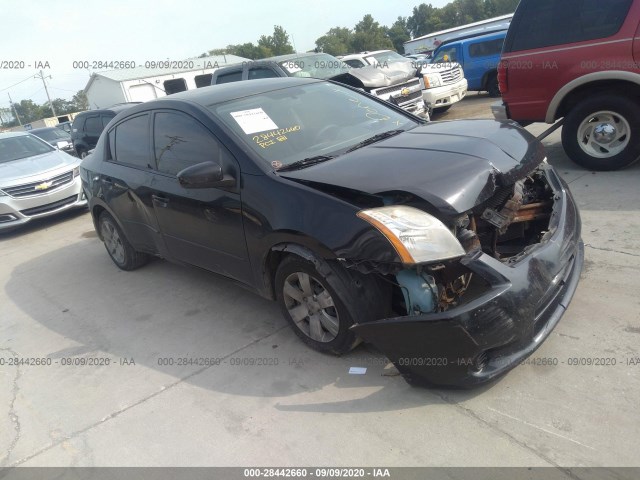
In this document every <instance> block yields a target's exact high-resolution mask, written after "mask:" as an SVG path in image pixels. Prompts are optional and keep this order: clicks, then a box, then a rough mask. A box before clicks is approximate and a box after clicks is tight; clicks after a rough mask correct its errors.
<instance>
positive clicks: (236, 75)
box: [216, 70, 242, 85]
mask: <svg viewBox="0 0 640 480" xmlns="http://www.w3.org/2000/svg"><path fill="white" fill-rule="evenodd" d="M240 80H242V70H239V71H237V72H231V73H223V74H222V75H218V78H216V85H218V84H221V83H231V82H239V81H240Z"/></svg>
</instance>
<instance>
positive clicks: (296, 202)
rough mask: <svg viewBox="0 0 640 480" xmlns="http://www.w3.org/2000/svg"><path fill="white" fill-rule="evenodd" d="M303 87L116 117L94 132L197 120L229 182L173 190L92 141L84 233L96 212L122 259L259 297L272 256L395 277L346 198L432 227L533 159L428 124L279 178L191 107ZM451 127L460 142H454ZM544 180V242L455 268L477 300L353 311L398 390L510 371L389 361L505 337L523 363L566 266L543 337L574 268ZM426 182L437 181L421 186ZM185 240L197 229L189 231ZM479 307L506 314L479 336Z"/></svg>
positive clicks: (496, 139) (175, 99)
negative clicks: (221, 153) (518, 254)
mask: <svg viewBox="0 0 640 480" xmlns="http://www.w3.org/2000/svg"><path fill="white" fill-rule="evenodd" d="M313 81H314V80H303V79H275V80H264V81H254V82H238V83H233V84H226V85H223V86H217V87H212V88H208V89H207V88H204V89H200V90H198V91H195V92H185V93H180V94H177V95H172V96H171V97H168V98H166V99H161V100H156V101H152V102H147V103H145V104H143V105H139V106H136V107H132V108H131V109H130V110H129V111H127V112H123V113H121V114H119V115H118V116H117V117H116V118H115V119H114V120H113V121H112V122H111V123H110V124H109V125H108V126H107V129H106V131H108V130H110V129H111V128H113V127H114V126H116V125H117V124H118V123H119V122H121V121H122V120H124V119H126V118H128V117H129V116H131V115H135V114H139V113H142V112H147V111H152V110H156V109H169V110H174V111H181V112H183V113H184V114H186V115H189V116H191V117H193V118H195V119H197V120H198V121H200V122H201V123H202V124H203V125H204V126H205V127H206V128H207V129H209V131H210V132H211V133H212V134H213V135H214V136H215V137H216V138H217V139H218V140H219V141H220V142H221V143H222V144H223V145H225V146H226V147H227V148H228V150H229V152H230V153H231V155H232V156H233V157H234V158H235V160H236V162H237V165H236V168H231V169H229V170H228V171H226V172H225V173H227V174H230V175H231V176H233V177H234V178H235V179H236V180H237V183H236V185H235V186H234V187H228V188H211V189H204V190H186V189H184V188H182V187H181V186H180V185H179V183H178V180H177V179H176V178H175V177H172V176H168V175H164V174H161V173H158V172H151V171H148V170H144V169H137V168H133V167H126V166H123V165H118V164H116V163H114V162H110V161H108V160H107V159H106V158H105V148H104V147H105V145H104V143H105V140H104V139H105V135H103V136H102V137H101V138H100V141H99V142H98V145H97V147H96V152H95V153H94V154H93V155H90V156H89V157H87V159H86V160H85V161H84V163H83V164H82V167H81V176H82V179H83V185H84V188H85V192H86V194H87V196H88V198H89V202H90V208H91V212H92V214H93V218H94V222H96V229H97V220H98V216H99V213H100V212H101V211H102V210H106V211H108V212H110V213H111V214H112V215H113V216H114V218H115V219H116V221H117V222H118V223H119V225H120V227H121V228H122V229H123V231H124V232H125V234H126V236H127V238H128V239H129V241H130V242H131V243H132V244H133V246H134V247H135V248H136V249H139V250H141V251H144V252H147V253H150V254H154V255H158V256H161V257H163V258H166V259H169V260H171V261H175V262H178V263H183V264H190V265H195V266H198V267H201V268H205V269H207V270H210V271H213V272H215V273H218V274H221V275H224V276H226V277H229V278H232V279H234V280H236V281H237V282H239V283H240V284H242V285H244V286H245V287H248V288H250V289H252V290H254V291H256V292H257V293H259V294H260V295H262V296H264V297H266V298H271V299H273V298H274V291H273V286H272V284H271V282H272V278H273V274H274V270H273V269H274V265H273V258H274V256H277V255H278V254H279V253H280V252H282V251H286V250H292V251H295V252H297V253H299V254H301V255H302V256H306V257H308V258H309V259H311V260H313V261H314V263H316V264H317V265H322V264H323V262H327V261H344V263H345V264H358V263H360V262H364V261H367V262H372V263H377V262H380V263H383V264H395V265H399V266H401V265H400V264H401V261H400V258H399V257H398V254H397V252H396V251H395V249H394V248H393V247H392V245H391V244H390V243H389V241H388V240H387V239H386V238H385V237H384V236H383V235H382V234H381V233H380V232H379V231H378V230H376V229H375V228H373V227H372V226H371V225H370V224H369V223H367V222H365V221H364V220H361V219H360V218H358V217H357V216H356V214H357V212H358V211H360V210H361V209H362V205H361V204H360V203H359V200H356V199H357V198H359V196H360V195H363V196H368V197H371V198H372V199H378V197H380V194H382V193H385V192H389V191H390V190H393V191H398V190H399V191H402V192H410V193H413V194H414V195H416V196H419V197H420V198H421V199H422V201H423V202H427V203H428V205H425V207H426V208H427V209H430V210H432V211H434V212H437V213H439V216H440V217H441V220H443V221H445V222H446V221H447V219H450V218H451V217H452V216H455V215H457V214H459V213H460V212H461V211H464V210H465V209H466V208H470V207H473V206H475V205H477V204H479V203H482V202H483V201H484V200H485V199H486V198H489V197H490V195H491V193H493V191H495V189H497V188H499V186H500V185H501V184H503V183H506V182H509V181H513V180H515V179H516V178H522V177H524V176H526V174H528V173H530V171H531V170H532V169H533V168H534V167H535V166H537V165H538V164H539V163H540V162H542V160H543V158H544V157H543V155H544V152H543V151H542V150H541V149H540V147H539V144H538V143H537V142H536V141H535V139H534V138H533V137H532V136H530V135H529V134H528V133H526V132H525V131H524V130H522V129H518V128H516V127H514V126H513V125H511V124H505V123H503V124H500V123H496V122H494V121H472V122H471V121H470V122H460V123H431V124H429V125H426V126H418V127H417V128H416V129H415V130H413V131H409V132H406V133H404V134H401V135H398V136H396V137H393V138H389V139H387V140H384V141H382V142H379V143H377V144H375V145H371V146H367V147H363V148H361V149H359V150H356V151H354V152H351V153H349V154H346V155H344V156H339V157H338V158H336V159H333V160H329V161H327V162H324V163H322V164H318V165H315V166H312V167H309V168H306V169H303V170H300V171H292V172H283V173H282V174H279V173H278V172H277V171H274V170H273V169H272V168H271V167H270V166H269V165H268V164H267V163H266V162H264V161H262V160H261V159H259V158H257V157H256V155H255V154H254V153H252V152H251V151H250V150H249V149H247V148H246V147H243V146H242V144H241V143H240V142H238V140H237V139H236V138H235V136H234V134H233V133H232V132H231V131H229V130H227V129H226V128H225V127H224V125H220V124H219V123H218V121H217V120H216V118H215V117H214V116H213V114H212V113H211V112H210V111H209V110H208V109H206V108H205V107H204V105H211V104H213V103H216V102H220V101H224V100H228V99H230V98H239V97H242V96H246V95H249V94H251V93H257V92H259V91H268V90H269V89H279V88H286V87H287V86H288V85H297V84H301V83H306V82H313ZM283 82H287V83H286V84H285V83H283ZM380 102H381V103H383V102H382V101H380ZM396 110H400V109H396ZM408 116H409V117H410V118H412V119H413V118H415V117H412V116H410V115H408ZM150 128H151V127H150ZM465 129H468V130H469V131H470V132H472V134H473V136H471V135H467V134H460V133H457V131H460V130H465ZM150 152H151V147H150ZM427 152H428V153H430V154H427ZM514 157H515V158H514ZM546 170H547V171H548V172H551V173H549V174H548V175H549V177H550V178H551V180H552V184H553V182H555V185H556V186H557V187H556V188H557V197H558V202H557V207H556V208H559V209H560V211H558V212H556V213H557V215H556V216H555V217H554V218H555V221H556V222H557V225H558V228H557V229H556V230H555V232H554V234H553V235H554V236H553V238H552V239H551V240H550V241H547V242H546V243H544V244H542V245H540V246H539V248H538V250H537V251H536V252H535V254H531V255H528V256H525V257H524V260H522V261H521V263H519V264H518V265H517V266H516V267H513V266H507V265H505V264H503V263H501V262H499V261H497V260H495V259H492V258H490V257H487V256H486V255H485V254H481V255H479V256H472V257H469V258H464V259H463V263H464V264H465V265H466V266H467V268H469V269H471V270H472V271H475V272H476V273H478V274H479V275H480V276H481V277H483V278H485V279H486V280H487V281H488V282H489V284H490V285H491V289H490V291H489V292H488V293H487V294H486V295H485V296H483V297H481V298H480V299H476V300H474V301H472V303H471V304H470V305H466V306H464V307H460V309H454V310H451V311H449V312H447V313H444V314H434V315H424V316H417V317H401V318H397V319H387V320H381V321H375V322H367V320H368V319H366V318H362V316H360V315H358V312H354V318H355V319H356V325H354V326H353V329H354V330H355V331H356V332H357V333H358V334H359V335H361V336H362V337H363V338H364V339H365V340H367V341H370V342H371V343H373V344H374V345H376V346H377V347H378V348H380V349H381V350H382V351H383V352H384V353H385V354H386V355H387V356H388V357H389V358H390V359H391V360H392V361H393V362H394V363H395V364H396V366H397V367H398V368H399V370H400V371H401V372H402V373H403V374H405V375H406V377H407V379H408V380H410V381H423V382H427V383H437V384H447V385H470V384H475V383H480V382H482V381H487V380H490V379H493V378H495V377H496V376H497V375H499V374H501V373H504V372H506V371H508V370H509V369H511V368H513V367H514V366H515V363H513V362H511V363H509V362H505V363H504V365H501V367H500V368H498V367H496V366H495V362H494V363H491V362H489V363H488V367H487V369H486V370H483V372H484V373H482V374H475V373H474V372H473V368H472V367H470V366H469V365H466V364H465V365H463V366H459V365H454V364H453V363H449V364H448V365H447V366H446V368H424V366H412V365H411V364H410V365H409V366H407V365H403V364H402V363H403V362H402V360H401V359H402V358H403V357H405V358H417V359H420V358H425V357H435V356H438V355H441V354H444V350H446V351H447V354H448V356H449V357H451V355H450V354H451V352H457V356H458V357H464V358H473V359H474V360H475V359H477V357H478V355H479V354H480V353H481V352H482V351H484V350H487V349H491V348H500V347H503V346H505V345H507V347H505V348H507V350H508V348H511V347H513V348H515V347H514V346H513V345H511V344H510V343H509V342H510V341H511V340H513V338H515V337H516V336H518V335H520V336H521V337H518V338H519V339H520V340H522V341H524V342H525V344H524V346H522V345H518V347H519V349H518V348H516V349H515V350H514V352H515V353H513V352H512V353H511V355H512V356H515V357H514V358H520V357H522V356H523V355H526V354H528V353H530V352H531V351H532V348H535V347H537V345H539V343H540V342H541V341H542V340H543V338H542V337H539V338H538V340H537V341H533V340H532V339H531V338H530V337H531V336H530V335H529V334H528V331H527V329H528V328H529V329H530V328H531V327H530V325H531V324H532V323H533V319H532V317H531V311H532V310H535V305H536V304H537V302H538V301H539V298H538V297H537V296H536V295H540V294H542V293H544V290H545V288H544V287H545V286H547V285H549V284H551V282H552V280H553V279H554V276H555V275H556V274H557V272H559V271H560V270H561V269H562V268H563V266H564V267H566V263H567V262H568V261H569V260H568V258H569V257H570V256H571V255H573V264H574V266H573V270H572V273H571V274H570V275H569V277H568V278H567V279H566V281H565V280H564V279H563V280H562V282H566V284H565V283H562V285H563V289H562V292H561V293H560V294H559V295H560V296H561V297H563V298H564V300H563V302H562V304H561V306H557V302H555V300H553V299H551V300H550V302H551V303H552V304H553V305H552V307H550V308H553V312H552V313H551V314H550V317H549V320H548V321H547V323H546V324H545V325H546V327H545V329H544V330H543V332H544V333H545V335H547V334H548V332H549V331H550V330H551V329H552V328H553V326H555V323H557V320H558V319H559V316H560V315H561V313H562V311H561V310H559V309H562V308H566V305H567V304H568V301H569V300H570V298H571V296H572V294H573V289H574V288H575V281H576V280H575V279H576V278H577V277H576V275H577V276H579V273H580V271H581V267H582V255H581V242H580V221H579V215H578V213H577V210H575V206H574V204H573V201H572V200H571V197H570V195H569V194H568V192H567V191H566V189H564V187H563V186H561V183H560V181H559V180H558V179H557V177H556V176H555V174H554V173H552V172H553V170H552V169H551V168H550V167H547V168H546ZM363 172H370V173H369V174H363ZM433 176H435V178H436V179H437V180H435V181H433V180H432V179H433V178H434V177H433ZM379 201H380V205H382V200H379ZM168 205H172V207H171V208H167V207H168ZM572 212H573V213H572ZM563 222H565V223H563ZM194 226H197V227H196V228H194ZM168 228H170V230H167V229H168ZM163 229H164V231H163ZM196 229H201V231H199V232H194V230H196ZM205 257H206V258H205ZM532 293H533V294H532ZM484 302H486V304H485V303H484ZM489 308H494V309H502V311H505V312H508V313H509V315H508V322H511V323H508V322H507V318H506V317H505V318H498V319H497V320H495V321H494V326H495V328H493V330H491V329H489V330H488V331H485V330H484V327H483V328H482V329H481V328H480V327H481V324H480V323H479V319H480V318H481V316H482V318H485V317H486V312H487V311H488V309H489ZM545 318H546V317H545ZM501 322H502V323H501ZM436 337H437V339H438V340H437V341H436V340H434V339H435V338H436ZM536 342H537V343H536ZM428 347H433V351H429V350H428ZM507 354H509V352H507ZM410 363H411V362H410Z"/></svg>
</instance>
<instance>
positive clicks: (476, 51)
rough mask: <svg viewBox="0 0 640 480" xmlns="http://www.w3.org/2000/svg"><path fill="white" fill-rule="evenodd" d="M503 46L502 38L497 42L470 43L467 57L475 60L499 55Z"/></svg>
mask: <svg viewBox="0 0 640 480" xmlns="http://www.w3.org/2000/svg"><path fill="white" fill-rule="evenodd" d="M503 44H504V38H498V39H497V40H488V41H486V42H477V43H472V44H471V45H469V56H470V57H472V58H477V57H492V56H494V55H500V52H502V45H503Z"/></svg>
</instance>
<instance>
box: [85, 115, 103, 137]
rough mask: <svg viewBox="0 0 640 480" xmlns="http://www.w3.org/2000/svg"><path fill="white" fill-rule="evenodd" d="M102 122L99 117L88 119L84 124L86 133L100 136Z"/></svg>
mask: <svg viewBox="0 0 640 480" xmlns="http://www.w3.org/2000/svg"><path fill="white" fill-rule="evenodd" d="M102 128H103V127H102V122H101V121H100V117H99V116H98V115H96V116H94V117H87V119H86V120H85V122H84V131H85V132H87V133H89V134H94V135H99V134H100V133H101V132H102Z"/></svg>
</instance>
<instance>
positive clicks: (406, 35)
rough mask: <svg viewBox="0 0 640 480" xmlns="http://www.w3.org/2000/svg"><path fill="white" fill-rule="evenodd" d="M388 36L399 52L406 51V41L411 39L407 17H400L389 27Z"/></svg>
mask: <svg viewBox="0 0 640 480" xmlns="http://www.w3.org/2000/svg"><path fill="white" fill-rule="evenodd" d="M387 36H388V37H389V38H390V39H391V42H392V43H393V48H395V49H396V51H397V52H399V53H404V42H406V41H408V40H411V32H409V27H408V26H407V17H398V19H397V20H396V21H395V22H394V23H393V25H391V27H389V28H388V29H387Z"/></svg>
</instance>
